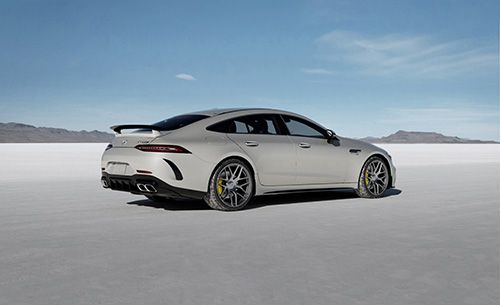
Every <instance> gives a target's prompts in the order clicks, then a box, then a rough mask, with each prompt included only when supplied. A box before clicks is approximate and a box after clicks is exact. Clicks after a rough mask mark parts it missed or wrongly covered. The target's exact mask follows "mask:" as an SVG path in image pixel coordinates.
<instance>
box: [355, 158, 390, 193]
mask: <svg viewBox="0 0 500 305" xmlns="http://www.w3.org/2000/svg"><path fill="white" fill-rule="evenodd" d="M389 175H390V173H389V168H388V167H387V162H386V161H385V160H384V159H382V158H381V157H377V156H374V157H371V158H369V159H368V160H367V161H366V162H365V164H364V165H363V168H362V169H361V173H360V174H359V180H358V188H357V189H356V193H357V194H358V196H359V197H362V198H380V197H382V196H383V195H384V192H385V191H386V190H387V187H388V185H389V178H390V177H389Z"/></svg>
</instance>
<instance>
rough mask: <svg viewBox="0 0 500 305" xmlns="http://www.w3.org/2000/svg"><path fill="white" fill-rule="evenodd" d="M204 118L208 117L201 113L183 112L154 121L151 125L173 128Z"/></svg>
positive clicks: (166, 128)
mask: <svg viewBox="0 0 500 305" xmlns="http://www.w3.org/2000/svg"><path fill="white" fill-rule="evenodd" d="M206 118H208V116H207V115H202V114H184V115H178V116H174V117H171V118H170V119H166V120H163V121H160V122H158V123H154V124H153V126H158V127H160V128H161V129H163V130H175V129H179V128H182V127H184V126H187V125H189V124H193V123H194V122H198V121H199V120H203V119H206Z"/></svg>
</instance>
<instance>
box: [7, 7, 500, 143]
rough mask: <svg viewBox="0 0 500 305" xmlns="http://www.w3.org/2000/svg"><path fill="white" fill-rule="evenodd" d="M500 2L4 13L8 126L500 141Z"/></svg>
mask: <svg viewBox="0 0 500 305" xmlns="http://www.w3.org/2000/svg"><path fill="white" fill-rule="evenodd" d="M499 12H500V2H498V1H480V3H479V2H472V1H422V0H420V1H401V0H399V1H348V0H345V1H319V0H318V1H115V2H113V1H95V2H93V1H23V0H21V1H18V0H17V1H10V0H0V46H1V47H0V122H10V121H15V122H24V123H29V124H33V125H37V126H51V127H52V126H53V127H63V128H68V129H76V130H80V129H87V130H93V129H98V130H107V128H108V126H110V125H113V124H117V123H147V122H155V121H159V120H161V119H164V118H166V117H169V116H171V115H175V114H179V113H183V112H187V111H194V110H200V109H207V108H214V107H238V106H243V107H274V108H282V109H287V110H291V111H295V112H299V113H302V114H305V115H307V116H310V117H311V118H313V119H315V120H317V121H319V122H320V123H322V124H324V125H326V126H328V127H330V128H332V129H334V130H335V131H336V132H337V133H339V134H341V135H345V136H352V137H363V136H368V135H373V136H381V135H386V134H389V133H392V132H395V131H396V130H398V129H404V130H420V131H438V132H442V133H445V134H449V135H457V136H461V137H468V138H479V139H496V140H500V127H499V117H500V114H499V112H500V111H499V89H498V88H499V77H498V74H499V64H498V54H499V52H498V48H499Z"/></svg>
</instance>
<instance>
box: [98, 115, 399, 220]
mask: <svg viewBox="0 0 500 305" xmlns="http://www.w3.org/2000/svg"><path fill="white" fill-rule="evenodd" d="M111 129H112V130H113V131H114V132H115V134H116V135H115V138H114V140H113V141H112V143H110V144H109V145H108V147H107V148H106V150H105V151H104V153H103V155H102V161H101V170H102V177H101V183H102V186H103V187H104V188H108V189H111V190H117V191H125V192H130V193H132V194H138V195H145V196H146V197H147V198H149V199H151V200H154V201H164V200H176V199H203V200H204V201H205V202H206V203H207V204H208V205H209V206H210V207H212V208H213V209H216V210H222V211H235V210H240V209H243V208H244V207H245V206H246V205H247V204H248V203H249V202H250V201H251V200H252V198H254V197H255V196H260V195H277V194H282V193H291V192H304V191H311V190H313V191H317V190H325V189H354V190H355V191H356V193H357V194H358V195H359V196H360V197H364V198H379V197H382V196H383V195H384V192H385V191H386V190H387V189H388V188H391V187H394V185H395V182H396V169H395V167H394V165H393V162H392V159H391V156H390V155H389V154H388V153H387V152H386V151H385V150H383V149H381V148H379V147H377V146H374V145H372V144H369V143H365V142H362V141H359V140H354V139H349V138H345V137H341V136H338V135H336V134H335V133H334V132H333V131H332V130H330V129H327V128H325V127H323V126H322V125H320V124H318V123H316V122H314V121H313V120H311V119H309V118H307V117H305V116H302V115H299V114H296V113H293V112H288V111H283V110H276V109H262V108H238V109H214V110H207V111H199V112H193V113H188V114H182V115H177V116H174V117H171V118H169V119H166V120H164V121H161V122H158V123H155V124H151V125H142V124H132V125H116V126H112V127H111Z"/></svg>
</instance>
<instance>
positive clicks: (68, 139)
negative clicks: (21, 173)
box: [0, 123, 114, 143]
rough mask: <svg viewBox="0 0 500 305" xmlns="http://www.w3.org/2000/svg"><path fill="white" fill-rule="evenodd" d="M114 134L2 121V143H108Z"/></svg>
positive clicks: (0, 133) (0, 132) (0, 127)
mask: <svg viewBox="0 0 500 305" xmlns="http://www.w3.org/2000/svg"><path fill="white" fill-rule="evenodd" d="M113 137H114V135H113V134H111V133H107V132H102V131H97V130H94V131H85V130H82V131H72V130H67V129H62V128H48V127H35V126H32V125H26V124H20V123H0V143H106V142H110V141H111V140H112V139H113Z"/></svg>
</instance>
